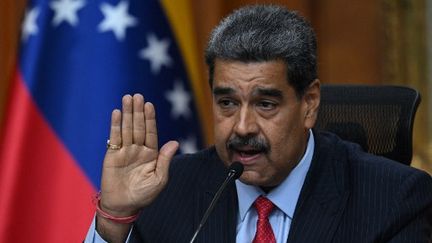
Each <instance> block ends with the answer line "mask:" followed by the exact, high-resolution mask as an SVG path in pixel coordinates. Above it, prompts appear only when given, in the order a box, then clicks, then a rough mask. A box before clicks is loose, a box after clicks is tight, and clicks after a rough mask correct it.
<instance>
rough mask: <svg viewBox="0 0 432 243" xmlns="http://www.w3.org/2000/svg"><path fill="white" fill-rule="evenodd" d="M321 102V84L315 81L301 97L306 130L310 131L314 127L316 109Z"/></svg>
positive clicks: (316, 114)
mask: <svg viewBox="0 0 432 243" xmlns="http://www.w3.org/2000/svg"><path fill="white" fill-rule="evenodd" d="M320 100H321V83H320V81H319V80H318V79H315V80H314V81H313V82H312V83H311V84H310V85H309V87H308V88H307V89H306V91H305V94H304V95H303V102H304V104H305V109H304V114H303V115H304V121H305V122H304V124H305V128H306V129H310V128H312V127H313V126H314V125H315V122H316V119H317V116H318V109H319V104H320Z"/></svg>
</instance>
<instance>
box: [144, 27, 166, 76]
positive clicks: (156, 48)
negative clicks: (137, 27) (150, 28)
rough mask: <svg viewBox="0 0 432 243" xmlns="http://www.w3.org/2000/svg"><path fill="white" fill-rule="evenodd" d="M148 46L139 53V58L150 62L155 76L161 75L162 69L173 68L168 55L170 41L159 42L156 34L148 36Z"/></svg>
mask: <svg viewBox="0 0 432 243" xmlns="http://www.w3.org/2000/svg"><path fill="white" fill-rule="evenodd" d="M147 42H148V46H147V47H146V48H144V49H142V50H141V51H140V52H139V56H140V57H141V58H143V59H147V60H149V61H150V67H151V71H152V73H153V74H157V73H159V71H160V70H161V67H162V66H163V65H165V66H167V67H168V66H171V63H172V59H171V57H170V56H169V55H168V48H169V45H170V41H169V40H168V39H162V40H158V39H157V37H156V36H155V35H154V34H150V35H148V36H147Z"/></svg>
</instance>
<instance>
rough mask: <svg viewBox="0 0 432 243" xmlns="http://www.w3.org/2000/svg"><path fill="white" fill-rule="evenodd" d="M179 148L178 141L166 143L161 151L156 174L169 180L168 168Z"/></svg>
mask: <svg viewBox="0 0 432 243" xmlns="http://www.w3.org/2000/svg"><path fill="white" fill-rule="evenodd" d="M178 148H179V143H178V142H177V141H169V142H168V143H166V144H164V145H163V146H162V148H161V149H160V151H159V156H158V159H157V164H156V171H155V173H156V175H157V176H158V177H160V178H162V179H163V180H164V182H166V180H168V169H169V165H170V162H171V160H172V158H173V157H174V154H175V152H176V151H177V149H178Z"/></svg>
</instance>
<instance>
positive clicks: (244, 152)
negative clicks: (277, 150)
mask: <svg viewBox="0 0 432 243" xmlns="http://www.w3.org/2000/svg"><path fill="white" fill-rule="evenodd" d="M233 152H234V156H233V159H234V160H235V161H237V160H238V161H240V162H241V163H242V164H244V165H248V164H252V162H253V161H254V160H255V159H257V158H258V157H259V156H260V155H261V154H262V153H263V151H262V150H254V149H234V150H233Z"/></svg>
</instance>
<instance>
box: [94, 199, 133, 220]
mask: <svg viewBox="0 0 432 243" xmlns="http://www.w3.org/2000/svg"><path fill="white" fill-rule="evenodd" d="M100 200H101V196H100V192H98V193H97V194H96V196H95V200H94V202H95V205H96V213H97V214H98V215H99V216H101V217H102V218H105V219H109V220H111V221H113V222H115V223H120V224H130V223H132V222H134V221H135V220H136V219H137V218H138V216H139V212H138V213H137V214H135V215H132V216H127V217H116V216H113V215H111V214H109V213H107V212H105V211H103V210H102V209H101V208H100Z"/></svg>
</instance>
